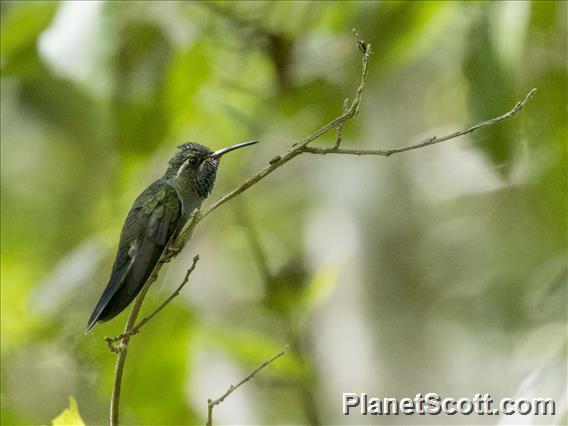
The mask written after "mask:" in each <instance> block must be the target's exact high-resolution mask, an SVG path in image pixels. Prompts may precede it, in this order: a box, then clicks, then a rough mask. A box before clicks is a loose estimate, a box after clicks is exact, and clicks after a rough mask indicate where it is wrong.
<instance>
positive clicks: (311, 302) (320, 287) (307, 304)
mask: <svg viewBox="0 0 568 426" xmlns="http://www.w3.org/2000/svg"><path fill="white" fill-rule="evenodd" d="M341 269H342V267H341V265H337V264H329V265H324V266H322V267H321V268H320V269H319V270H318V271H317V272H316V274H315V275H314V277H313V278H312V280H311V282H310V283H309V284H308V285H307V287H306V289H305V290H304V294H303V295H302V297H301V299H300V302H299V306H298V311H299V312H300V313H311V312H313V310H314V309H315V308H316V307H318V306H319V305H321V304H322V303H324V302H325V301H326V300H327V299H328V297H329V296H330V295H331V294H332V292H333V290H334V289H335V286H336V285H337V279H338V277H339V273H340V272H341Z"/></svg>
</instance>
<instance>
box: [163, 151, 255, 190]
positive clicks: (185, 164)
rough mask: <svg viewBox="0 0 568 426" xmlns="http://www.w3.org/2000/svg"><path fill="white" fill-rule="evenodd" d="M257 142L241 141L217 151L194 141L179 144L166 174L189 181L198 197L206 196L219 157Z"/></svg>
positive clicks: (210, 186)
mask: <svg viewBox="0 0 568 426" xmlns="http://www.w3.org/2000/svg"><path fill="white" fill-rule="evenodd" d="M257 142H258V141H250V142H243V143H239V144H237V145H232V146H229V147H227V148H223V149H219V150H217V151H213V150H211V149H209V148H207V147H206V146H203V145H200V144H198V143H195V142H188V143H184V144H181V145H179V146H178V151H177V152H176V153H175V154H174V156H173V157H172V158H171V160H170V162H169V167H168V170H167V172H166V175H167V176H168V177H170V178H173V179H183V180H184V181H186V182H189V183H190V184H191V185H192V186H193V190H194V191H195V193H196V194H197V195H198V196H199V197H200V198H206V197H207V196H208V195H209V194H210V193H211V191H212V190H213V185H214V184H215V177H216V175H217V167H218V166H219V160H220V159H221V157H222V156H223V155H224V154H226V153H228V152H230V151H233V150H235V149H239V148H243V147H245V146H249V145H254V144H255V143H257Z"/></svg>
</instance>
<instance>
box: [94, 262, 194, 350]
mask: <svg viewBox="0 0 568 426" xmlns="http://www.w3.org/2000/svg"><path fill="white" fill-rule="evenodd" d="M198 261H199V255H198V254H196V255H195V256H194V257H193V262H192V264H191V266H190V267H189V269H188V270H187V272H186V273H185V277H184V279H183V281H182V282H181V284H180V285H179V286H178V288H177V289H176V290H175V291H174V292H173V293H172V294H170V296H169V297H168V298H167V299H166V300H164V301H163V302H162V304H161V305H160V306H158V307H157V308H156V309H154V311H153V312H152V313H151V314H150V315H148V316H146V317H144V318H143V319H142V320H141V321H140V322H139V323H138V324H136V325H135V326H134V327H132V330H131V331H130V332H129V333H128V334H126V333H122V334H120V335H118V336H115V337H105V342H107V344H108V345H109V348H110V350H111V351H112V352H119V351H120V350H121V349H120V348H121V345H119V346H118V347H117V346H114V345H113V343H115V342H118V341H119V340H122V339H124V338H125V337H127V336H129V337H130V336H134V335H135V334H138V333H139V332H140V329H141V328H142V327H143V326H144V325H145V324H146V323H147V322H148V321H150V320H151V319H152V318H154V317H155V316H156V315H157V314H159V313H160V311H161V310H162V309H164V308H165V307H166V306H167V305H168V303H170V302H171V301H172V300H173V299H175V298H176V297H177V296H179V294H180V292H181V290H182V289H183V288H184V287H185V285H186V284H187V282H188V281H189V276H190V275H191V273H192V272H193V271H194V270H195V266H196V265H197V262H198Z"/></svg>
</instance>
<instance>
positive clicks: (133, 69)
mask: <svg viewBox="0 0 568 426" xmlns="http://www.w3.org/2000/svg"><path fill="white" fill-rule="evenodd" d="M170 55H171V47H170V43H169V41H168V39H167V38H166V36H165V35H164V34H163V32H162V30H161V29H160V27H158V26H156V25H152V24H149V23H137V22H129V23H126V24H125V25H123V27H122V28H121V31H120V46H119V48H118V50H117V56H116V58H115V72H116V78H117V90H116V91H115V93H114V99H113V116H114V117H116V121H117V127H116V143H117V145H118V147H119V148H120V149H121V150H122V151H123V152H125V153H136V152H137V153H141V152H148V151H149V152H152V151H154V150H155V149H156V147H157V146H158V144H159V143H160V142H161V141H162V139H163V137H164V135H165V134H166V132H167V126H168V116H167V113H166V109H165V108H164V107H165V105H164V86H165V79H166V78H165V76H166V75H167V69H168V66H169V61H170Z"/></svg>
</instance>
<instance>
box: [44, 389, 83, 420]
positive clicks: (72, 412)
mask: <svg viewBox="0 0 568 426" xmlns="http://www.w3.org/2000/svg"><path fill="white" fill-rule="evenodd" d="M51 424H52V426H85V422H84V421H83V419H82V418H81V414H79V407H77V401H76V400H75V398H73V397H72V396H70V397H69V407H68V408H66V409H65V410H63V411H62V412H61V414H60V415H59V416H57V417H56V418H54V419H53V420H52V421H51Z"/></svg>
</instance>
